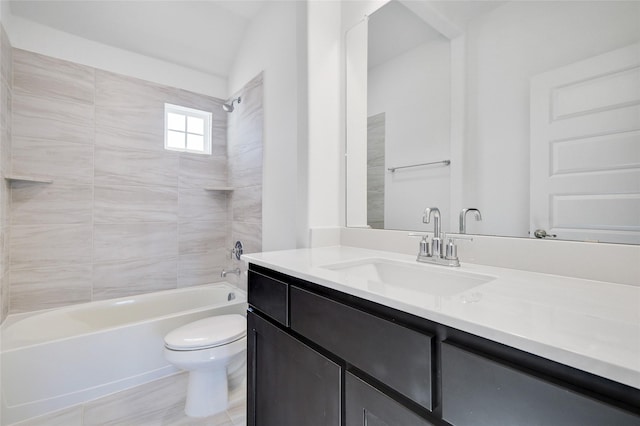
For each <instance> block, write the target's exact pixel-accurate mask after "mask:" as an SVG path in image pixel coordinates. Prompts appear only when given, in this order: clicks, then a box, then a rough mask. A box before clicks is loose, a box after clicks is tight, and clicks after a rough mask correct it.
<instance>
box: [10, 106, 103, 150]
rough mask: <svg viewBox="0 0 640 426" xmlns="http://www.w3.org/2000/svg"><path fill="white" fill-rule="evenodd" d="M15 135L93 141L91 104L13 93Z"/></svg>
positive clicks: (70, 140)
mask: <svg viewBox="0 0 640 426" xmlns="http://www.w3.org/2000/svg"><path fill="white" fill-rule="evenodd" d="M12 102H13V106H12V107H13V121H12V132H13V135H14V136H22V137H30V138H37V139H52V140H61V141H66V142H78V143H88V144H93V141H94V133H95V130H94V122H93V106H92V105H87V104H81V103H77V102H68V101H63V100H59V99H55V100H52V99H47V98H40V97H35V96H28V95H19V94H14V95H13V101H12Z"/></svg>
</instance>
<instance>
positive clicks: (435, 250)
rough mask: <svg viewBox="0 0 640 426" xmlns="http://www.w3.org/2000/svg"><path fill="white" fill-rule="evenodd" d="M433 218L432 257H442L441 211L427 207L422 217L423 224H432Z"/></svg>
mask: <svg viewBox="0 0 640 426" xmlns="http://www.w3.org/2000/svg"><path fill="white" fill-rule="evenodd" d="M431 216H433V239H432V240H431V256H433V257H440V256H441V255H442V239H441V238H440V233H441V229H440V209H438V208H437V207H427V208H426V209H424V214H423V215H422V223H431Z"/></svg>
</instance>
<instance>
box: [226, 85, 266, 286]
mask: <svg viewBox="0 0 640 426" xmlns="http://www.w3.org/2000/svg"><path fill="white" fill-rule="evenodd" d="M238 96H240V97H241V99H242V102H241V103H240V104H238V105H237V106H236V108H235V110H234V111H233V112H232V113H231V114H229V117H228V120H229V121H228V132H227V137H228V149H227V155H228V158H229V181H230V182H231V183H232V185H233V187H234V188H235V190H234V191H233V193H232V194H231V203H230V212H229V215H230V218H231V242H230V243H231V245H233V244H234V243H235V241H237V240H241V241H242V242H243V244H244V251H245V253H256V252H259V251H262V130H263V129H262V126H263V108H262V105H263V102H262V99H263V76H262V74H260V75H258V76H257V77H255V78H254V79H252V80H251V81H250V82H249V83H247V84H246V85H245V86H244V88H243V89H242V90H241V91H240V92H238V93H236V94H234V96H233V97H234V98H235V97H238ZM233 263H234V264H235V265H230V266H231V267H236V266H242V265H239V262H237V261H236V262H233ZM240 284H241V285H240V286H241V287H244V286H245V285H246V280H240ZM245 290H246V288H245Z"/></svg>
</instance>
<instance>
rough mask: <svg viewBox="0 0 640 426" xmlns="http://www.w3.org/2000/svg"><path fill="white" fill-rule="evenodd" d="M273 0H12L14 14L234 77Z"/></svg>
mask: <svg viewBox="0 0 640 426" xmlns="http://www.w3.org/2000/svg"><path fill="white" fill-rule="evenodd" d="M266 1H269V0H227V1H222V0H198V1H191V0H172V1H162V0H153V1H149V0H127V1H121V0H84V1H79V0H72V1H58V0H44V1H42V0H40V1H34V0H11V1H10V8H11V13H12V14H13V15H14V16H18V17H21V18H24V19H27V20H30V21H34V22H37V23H39V24H42V25H46V26H49V27H52V28H55V29H57V30H60V31H64V32H67V33H71V34H74V35H76V36H79V37H83V38H85V39H89V40H93V41H97V42H99V43H103V44H106V45H109V46H113V47H117V48H120V49H125V50H128V51H132V52H135V53H139V54H141V55H145V56H149V57H152V58H156V59H160V60H164V61H167V62H171V63H175V64H178V65H182V66H184V67H188V68H191V69H194V70H198V71H202V72H205V73H208V74H213V75H217V76H220V77H223V78H226V77H228V75H229V71H230V69H231V66H232V65H233V61H234V58H235V55H236V51H237V50H238V48H239V47H240V44H241V43H242V39H243V37H244V33H245V31H246V29H247V27H248V24H249V22H250V21H251V19H253V18H254V17H255V16H256V15H257V14H258V13H259V11H260V9H261V8H262V6H263V5H264V3H265V2H266Z"/></svg>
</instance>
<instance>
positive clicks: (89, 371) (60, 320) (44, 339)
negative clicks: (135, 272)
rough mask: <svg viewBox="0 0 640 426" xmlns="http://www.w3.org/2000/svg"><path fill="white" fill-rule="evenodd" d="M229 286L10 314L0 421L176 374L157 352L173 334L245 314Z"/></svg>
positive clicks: (1, 356) (2, 358) (2, 333)
mask: <svg viewBox="0 0 640 426" xmlns="http://www.w3.org/2000/svg"><path fill="white" fill-rule="evenodd" d="M246 302H247V296H246V293H245V292H243V291H242V290H240V289H238V288H237V287H234V286H232V285H230V284H228V283H216V284H208V285H204V286H198V287H190V288H185V289H178V290H167V291H161V292H157V293H150V294H143V295H139V296H133V297H125V298H120V299H111V300H105V301H99V302H90V303H84V304H79V305H73V306H68V307H64V308H58V309H52V310H47V311H40V312H36V313H26V314H15V315H10V316H9V317H8V318H7V319H6V320H5V322H4V323H3V325H2V328H1V329H0V339H1V346H0V347H1V352H0V367H1V369H2V370H1V375H0V378H1V380H2V383H1V386H2V407H1V409H2V422H1V423H2V424H3V425H6V424H11V423H14V422H18V421H21V420H24V419H28V418H31V417H35V416H38V415H41V414H44V413H48V412H52V411H56V410H59V409H62V408H65V407H69V406H72V405H76V404H80V403H83V402H86V401H90V400H92V399H96V398H99V397H101V396H104V395H107V394H110V393H113V392H117V391H119V390H123V389H127V388H131V387H134V386H137V385H140V384H143V383H147V382H149V381H152V380H155V379H158V378H160V377H163V376H167V375H169V374H172V373H174V372H176V371H177V370H176V369H175V368H174V367H173V366H171V365H170V364H169V363H168V362H167V361H166V360H165V359H164V354H163V349H164V341H163V339H164V336H165V335H166V334H167V333H169V332H170V331H171V330H173V329H175V328H177V327H179V326H181V325H184V324H187V323H190V322H193V321H196V320H199V319H202V318H206V317H210V316H214V315H224V314H242V315H245V314H246V308H247V304H246Z"/></svg>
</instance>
